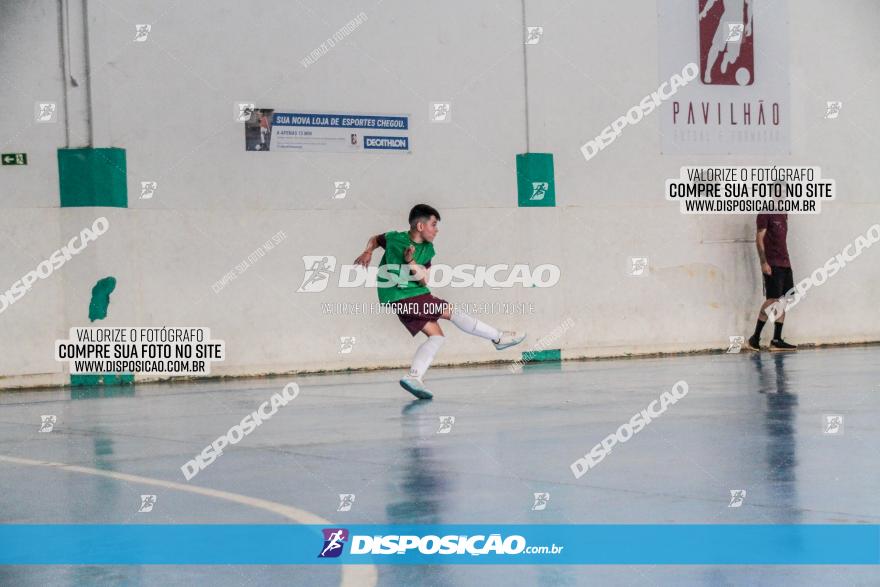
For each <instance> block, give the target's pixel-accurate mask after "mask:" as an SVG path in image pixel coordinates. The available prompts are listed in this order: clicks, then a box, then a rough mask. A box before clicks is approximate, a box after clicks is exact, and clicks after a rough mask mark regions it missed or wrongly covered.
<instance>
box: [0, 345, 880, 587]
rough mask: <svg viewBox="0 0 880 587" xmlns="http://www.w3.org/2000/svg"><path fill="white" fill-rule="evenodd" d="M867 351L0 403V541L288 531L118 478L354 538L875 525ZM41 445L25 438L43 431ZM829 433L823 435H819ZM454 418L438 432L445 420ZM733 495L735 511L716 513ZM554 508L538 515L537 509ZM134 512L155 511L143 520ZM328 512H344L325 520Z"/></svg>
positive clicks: (327, 578) (302, 570)
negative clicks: (314, 520)
mask: <svg viewBox="0 0 880 587" xmlns="http://www.w3.org/2000/svg"><path fill="white" fill-rule="evenodd" d="M878 363H880V347H853V348H836V349H817V350H802V351H799V352H798V353H796V354H772V355H771V354H770V353H766V352H765V353H762V354H760V355H757V354H739V355H699V356H685V357H672V358H656V359H653V358H652V359H633V360H608V361H592V362H569V363H563V364H558V363H557V364H537V365H529V366H527V367H526V368H525V370H524V371H523V372H522V373H519V374H511V373H510V372H509V371H508V370H507V368H506V367H505V366H489V367H475V368H456V369H432V370H431V371H430V372H429V374H428V377H427V379H426V381H427V382H429V383H430V387H431V389H432V391H434V394H435V399H434V401H431V402H416V401H412V398H411V397H410V396H409V394H407V393H406V392H405V391H403V390H402V389H401V388H400V387H399V386H398V385H397V378H398V377H399V376H400V373H399V372H389V371H383V372H370V373H353V374H338V375H323V376H302V377H293V378H272V379H260V380H236V381H231V382H208V383H185V384H149V385H147V384H138V385H136V386H134V387H129V388H121V391H120V389H118V388H117V389H115V390H114V389H110V388H108V389H99V388H97V389H86V388H80V389H75V390H70V389H63V390H57V391H51V390H48V391H47V390H43V391H28V392H6V393H0V523H287V522H290V520H288V519H285V518H284V517H281V516H279V515H278V514H276V513H273V512H272V511H267V510H265V509H259V508H254V507H251V506H249V505H246V504H243V503H235V502H231V501H228V500H223V499H215V498H212V497H208V496H204V495H199V494H192V493H189V492H186V491H180V490H176V489H173V488H169V487H162V486H156V485H153V486H143V485H141V484H139V483H136V482H130V481H126V480H123V479H117V478H114V477H112V476H110V477H108V476H101V475H94V474H89V473H88V472H86V471H85V470H84V471H70V470H64V469H60V468H58V467H46V466H32V465H27V464H21V463H14V462H11V461H10V459H8V458H7V459H6V460H2V457H16V458H21V459H29V460H30V461H52V462H58V463H65V464H70V465H79V466H81V467H83V468H86V469H88V470H99V471H106V472H116V473H120V474H131V475H138V476H142V477H146V478H151V479H157V480H164V481H171V482H175V483H184V484H188V485H194V486H200V487H208V488H213V489H218V490H223V491H226V492H230V493H234V494H237V495H241V496H249V497H257V498H261V499H264V500H270V501H271V502H275V503H278V504H285V505H289V506H293V507H295V508H299V509H300V510H305V511H307V512H310V513H312V514H314V515H316V516H320V517H322V518H325V519H327V520H332V521H333V522H334V523H339V524H345V523H349V524H354V523H367V524H370V523H377V524H385V523H391V524H396V523H422V524H434V523H437V524H449V523H509V524H515V523H607V524H612V523H659V524H666V523H668V524H681V523H762V524H763V523H794V524H797V523H841V524H843V523H871V524H877V523H880V469H878V466H877V463H878V460H877V450H878V446H880V418H878V416H880V378H878V376H877V367H876V366H877V365H878ZM682 379H683V380H685V381H686V382H687V383H688V387H689V393H688V395H687V396H686V397H684V398H683V399H681V400H680V401H679V402H678V403H676V404H675V405H673V406H671V407H670V408H669V409H668V410H667V411H666V412H665V413H664V414H663V415H662V416H660V417H659V418H658V419H656V420H655V421H653V422H652V423H651V424H650V425H649V426H647V427H646V428H645V429H644V430H642V431H641V432H640V433H639V434H637V435H635V436H634V437H632V438H631V439H630V440H629V441H628V442H626V443H625V444H622V445H618V446H617V447H616V448H615V449H614V450H613V452H612V453H611V454H609V455H608V456H607V457H606V458H605V460H603V461H602V462H601V463H600V464H599V465H598V466H597V467H595V468H594V469H592V470H590V471H589V472H588V473H587V474H586V475H584V476H583V477H581V478H580V479H575V477H574V476H573V474H572V473H571V470H570V468H569V465H570V464H571V463H572V461H574V460H575V459H576V458H578V457H580V456H583V454H584V453H586V452H588V451H589V450H590V448H591V447H592V446H593V445H595V444H596V443H598V442H600V441H601V440H602V438H603V437H605V436H606V435H608V434H609V433H611V432H613V431H614V430H615V429H616V428H617V427H618V426H620V425H621V424H623V423H624V422H627V421H628V420H629V419H630V418H631V417H632V416H633V415H634V414H635V413H637V412H638V411H640V410H642V409H644V408H646V407H647V405H648V404H649V403H650V402H651V401H652V400H653V399H656V398H657V397H658V396H659V395H660V393H662V392H664V391H667V390H669V389H670V388H671V387H672V385H673V384H674V383H675V382H676V381H678V380H682ZM291 380H294V381H296V382H297V383H298V384H299V386H300V388H301V392H300V394H299V396H298V397H297V398H296V399H295V400H294V401H293V402H291V403H290V404H288V405H287V406H286V407H283V408H281V409H280V410H279V412H278V413H277V414H276V415H275V416H274V417H272V418H271V419H270V420H268V421H267V422H265V423H263V424H262V425H261V426H260V427H259V428H257V429H256V430H254V431H253V433H251V434H250V435H249V436H247V437H246V438H245V439H244V440H242V441H241V442H240V443H239V444H238V445H236V446H234V447H232V448H229V449H227V450H226V451H225V453H224V454H223V455H222V456H221V457H219V458H218V459H217V460H216V461H215V462H214V463H212V464H211V465H210V466H209V467H207V468H206V469H205V470H203V471H202V472H201V473H200V474H199V475H198V476H196V477H195V478H194V479H193V480H192V481H189V482H187V481H185V479H184V477H183V475H182V473H181V471H180V467H181V465H183V464H184V463H185V462H186V461H187V460H189V459H190V458H192V457H193V456H194V455H195V454H196V453H198V452H200V451H201V450H202V448H204V447H205V446H206V445H207V444H209V443H210V442H211V441H212V440H214V439H215V438H217V437H218V436H220V435H222V434H224V433H225V432H226V431H227V430H228V429H229V428H230V427H231V426H233V425H234V424H236V423H238V422H240V421H241V419H242V418H243V417H244V416H245V415H247V414H248V413H250V412H251V411H253V410H255V409H256V408H257V406H258V405H259V404H260V403H261V402H263V401H265V400H266V399H268V398H269V396H270V395H271V394H272V393H275V392H276V391H280V390H281V389H282V388H283V387H284V385H285V384H286V383H287V382H288V381H291ZM42 415H55V416H56V417H57V421H56V423H55V426H54V429H53V430H52V431H51V432H49V433H46V432H39V431H38V430H39V428H40V423H41V416H42ZM834 415H837V416H842V417H843V418H842V421H841V422H842V424H843V426H842V429H837V430H839V431H838V432H837V433H832V434H829V433H826V432H827V430H826V429H827V422H826V416H834ZM446 416H453V417H454V418H455V421H454V423H453V424H452V426H451V430H449V431H448V432H442V433H438V430H440V429H441V417H446ZM731 490H745V491H746V493H745V497H744V499H743V502H742V505H741V506H740V507H729V505H730V503H731V497H730V492H731ZM536 492H547V493H549V494H550V498H549V501H548V502H547V507H546V509H544V510H540V511H535V510H533V509H532V508H533V505H534V503H535V500H534V493H536ZM141 494H155V495H156V496H157V501H156V505H155V506H154V509H153V511H151V512H149V513H138V511H137V510H138V507H139V506H140V503H141V500H140V495H141ZM339 494H355V496H356V497H355V500H354V502H353V505H352V507H351V510H350V511H337V508H338V506H339ZM340 578H341V573H340V569H339V568H338V567H334V568H317V567H300V566H298V567H267V566H215V567H205V566H187V567H169V566H145V567H129V566H113V567H93V566H80V567H60V566H52V567H0V585H206V584H210V585H213V586H226V585H230V586H231V585H280V584H284V585H338V584H339V582H340ZM378 584H379V585H480V586H484V585H488V584H492V585H503V584H504V585H514V584H515V585H548V586H549V585H553V586H556V585H593V584H603V585H605V584H609V585H632V584H644V585H673V584H674V585H808V584H809V585H813V584H815V585H818V584H823V585H829V584H838V585H877V584H880V570H878V568H877V567H855V566H849V567H827V566H825V567H820V566H802V567H771V566H756V567H739V566H718V567H704V566H675V567H672V566H636V567H621V566H610V567H609V566H589V567H588V566H570V567H567V566H543V567H540V566H531V567H528V566H519V565H509V566H491V567H474V566H445V567H427V568H426V567H404V566H381V567H379V568H378Z"/></svg>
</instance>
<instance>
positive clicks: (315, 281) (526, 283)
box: [297, 255, 561, 293]
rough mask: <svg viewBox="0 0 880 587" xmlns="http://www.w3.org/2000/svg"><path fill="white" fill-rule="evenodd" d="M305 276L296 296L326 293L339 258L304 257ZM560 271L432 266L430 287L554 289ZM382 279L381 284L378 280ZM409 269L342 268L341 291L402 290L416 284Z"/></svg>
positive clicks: (546, 267) (520, 265)
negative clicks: (399, 288) (361, 289)
mask: <svg viewBox="0 0 880 587" xmlns="http://www.w3.org/2000/svg"><path fill="white" fill-rule="evenodd" d="M302 259H303V264H304V265H305V275H304V276H303V280H302V285H300V287H299V289H298V290H297V292H299V293H316V292H321V291H324V290H325V289H327V284H328V283H330V276H331V275H332V274H333V273H336V272H337V266H336V257H334V256H332V255H305V256H303V258H302ZM560 275H561V271H560V269H559V267H558V266H557V265H551V264H549V263H544V264H541V265H537V266H535V268H534V269H532V267H531V266H530V265H528V264H525V263H518V264H514V265H509V264H506V263H496V264H495V265H488V266H487V265H474V264H470V263H464V264H461V265H454V266H450V265H443V264H441V263H438V264H436V265H435V264H431V266H430V274H429V276H428V283H427V285H428V287H446V286H451V287H491V288H502V287H503V288H508V287H514V286H516V285H520V286H522V287H552V286H554V285H556V284H557V283H558V282H559V277H560ZM380 277H381V280H380V279H379V278H380ZM417 280H418V277H417V276H415V275H413V274H412V273H411V272H410V270H409V267H408V266H407V265H396V264H392V263H388V264H385V265H379V266H378V267H368V268H367V269H364V268H363V267H361V266H359V265H341V266H340V267H339V280H338V282H337V286H338V287H399V286H401V285H403V284H404V283H405V282H406V281H417Z"/></svg>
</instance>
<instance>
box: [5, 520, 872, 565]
mask: <svg viewBox="0 0 880 587" xmlns="http://www.w3.org/2000/svg"><path fill="white" fill-rule="evenodd" d="M0 564H3V565H34V564H72V565H76V564H136V565H140V564H279V565H292V564H297V565H301V564H380V565H381V564H410V565H420V564H430V565H436V564H492V565H496V564H529V565H531V564H554V565H562V564H579V565H588V564H600V565H602V564H605V565H611V564H613V565H664V564H666V565H721V564H723V565H768V564H769V565H804V564H813V565H815V564H823V565H877V564H880V525H874V524H872V525H867V524H866V525H839V524H835V525H751V524H732V525H701V524H688V525H641V524H626V525H538V524H524V525H501V524H499V525H494V524H464V525H458V524H455V525H355V524H351V525H346V526H337V527H326V526H298V525H286V524H285V525H276V524H236V525H231V524H199V525H193V524H180V525H177V524H170V525H166V524H125V525H97V524H41V525H24V524H4V525H0Z"/></svg>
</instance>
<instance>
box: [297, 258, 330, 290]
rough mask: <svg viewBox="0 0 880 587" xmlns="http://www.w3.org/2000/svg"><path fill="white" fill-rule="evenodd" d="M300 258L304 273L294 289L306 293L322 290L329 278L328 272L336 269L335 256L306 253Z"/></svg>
mask: <svg viewBox="0 0 880 587" xmlns="http://www.w3.org/2000/svg"><path fill="white" fill-rule="evenodd" d="M302 259H303V264H304V265H305V268H306V274H305V277H303V282H302V285H300V286H299V289H298V290H296V291H297V292H307V293H313V292H319V291H324V290H325V289H326V288H327V283H328V282H329V280H330V274H331V273H332V272H333V271H334V270H335V269H336V257H333V256H331V255H324V256H321V255H318V256H315V255H306V256H304V257H303V258H302Z"/></svg>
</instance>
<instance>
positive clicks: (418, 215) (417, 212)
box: [409, 204, 440, 226]
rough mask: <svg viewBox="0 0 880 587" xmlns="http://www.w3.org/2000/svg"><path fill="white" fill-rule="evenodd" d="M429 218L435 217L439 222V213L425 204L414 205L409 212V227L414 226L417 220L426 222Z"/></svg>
mask: <svg viewBox="0 0 880 587" xmlns="http://www.w3.org/2000/svg"><path fill="white" fill-rule="evenodd" d="M431 216H436V217H437V220H440V212H438V211H437V210H436V208H434V207H432V206H429V205H427V204H416V205H415V206H413V209H412V210H410V211H409V225H410V226H415V224H416V222H418V221H419V220H425V221H428V220H430V219H431Z"/></svg>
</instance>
